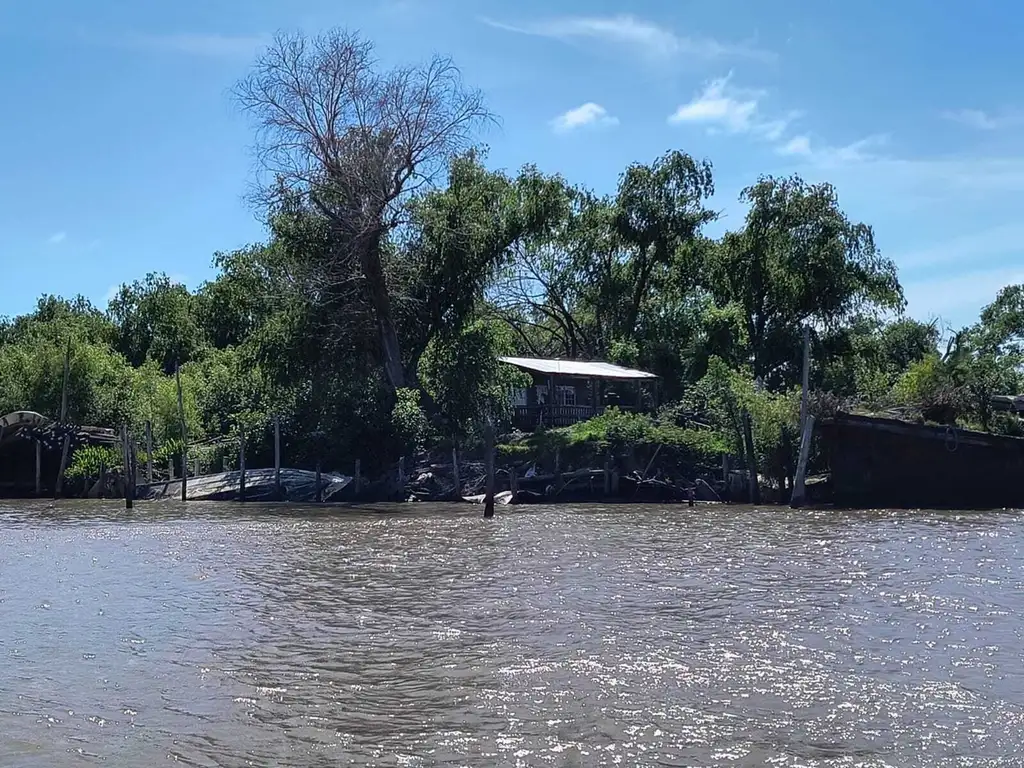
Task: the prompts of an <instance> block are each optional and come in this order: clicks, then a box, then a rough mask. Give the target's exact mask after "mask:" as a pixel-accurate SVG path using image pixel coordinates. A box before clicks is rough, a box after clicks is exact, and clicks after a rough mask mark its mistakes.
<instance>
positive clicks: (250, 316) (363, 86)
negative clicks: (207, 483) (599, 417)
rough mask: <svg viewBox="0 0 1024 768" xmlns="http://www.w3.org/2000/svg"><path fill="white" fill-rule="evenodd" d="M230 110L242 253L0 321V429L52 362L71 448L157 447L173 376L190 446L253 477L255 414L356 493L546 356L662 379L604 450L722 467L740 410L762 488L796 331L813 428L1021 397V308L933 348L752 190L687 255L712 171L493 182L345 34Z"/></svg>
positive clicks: (457, 438)
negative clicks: (527, 362) (233, 443)
mask: <svg viewBox="0 0 1024 768" xmlns="http://www.w3.org/2000/svg"><path fill="white" fill-rule="evenodd" d="M235 94H236V97H237V100H238V103H239V104H240V106H241V108H242V109H243V110H244V111H245V112H246V113H247V114H249V115H250V116H251V118H252V119H253V123H254V128H255V133H256V137H257V150H258V156H259V157H260V158H261V160H262V162H263V169H264V173H263V175H262V177H261V178H262V180H263V181H264V182H265V183H263V185H262V187H261V188H260V191H259V193H258V195H257V203H258V205H259V206H260V210H261V211H263V212H264V214H265V218H266V223H267V237H266V239H265V241H264V242H261V243H257V244H253V245H251V246H248V247H246V248H243V249H240V250H237V251H233V252H228V253H218V254H216V255H215V256H214V265H215V267H216V270H217V272H216V277H214V278H213V279H212V280H210V281H208V282H206V283H205V284H203V285H201V286H200V287H199V288H198V289H196V290H194V291H190V290H189V289H187V288H186V287H185V286H183V285H180V284H177V283H175V282H173V281H172V280H170V279H169V278H168V277H167V276H166V275H163V274H151V275H149V276H147V277H146V278H145V279H144V280H140V281H136V282H134V283H130V284H125V285H122V286H121V288H120V290H119V291H118V292H117V294H116V295H115V296H114V298H113V299H112V300H111V301H110V302H109V304H108V306H107V307H106V308H105V309H103V308H99V307H96V306H94V305H92V304H91V303H90V302H89V301H87V300H86V299H84V298H82V297H75V298H71V299H66V298H61V297H56V296H44V297H43V298H41V299H40V300H39V302H38V305H37V307H36V309H35V311H33V312H31V313H28V314H25V315H22V316H19V317H15V318H9V319H6V320H3V321H2V322H0V413H5V412H8V411H13V410H19V409H31V410H36V411H39V412H41V413H44V414H47V415H51V416H54V415H56V414H57V413H58V412H59V404H60V396H61V383H62V367H63V357H64V350H65V345H66V342H67V339H69V338H71V339H72V341H73V344H72V349H73V352H72V361H71V376H70V392H69V405H70V419H71V420H72V421H75V422H77V423H83V424H84V423H88V424H94V425H106V426H114V425H120V424H125V423H127V424H129V425H131V426H132V427H133V428H136V429H137V428H139V427H140V425H141V424H142V423H143V422H145V421H147V420H148V421H151V422H152V423H153V425H154V429H155V432H156V435H157V439H158V440H164V441H170V440H174V439H176V438H179V437H180V427H179V422H178V418H177V392H176V388H175V384H174V377H173V374H174V372H175V370H176V368H178V367H179V366H180V375H181V378H182V381H183V390H184V393H185V411H186V421H187V424H188V429H189V432H190V434H191V435H192V436H195V437H202V436H210V437H214V436H231V435H238V434H240V433H245V434H246V435H247V436H248V438H249V440H250V446H251V448H250V450H251V451H252V452H253V453H254V454H255V459H256V460H257V461H258V460H259V459H260V457H261V451H262V452H263V453H264V454H265V453H266V452H267V451H268V450H269V442H268V439H269V432H268V431H267V425H268V424H269V422H270V418H271V416H273V415H277V416H279V417H280V418H281V419H282V424H283V427H284V434H285V450H286V455H287V456H288V459H289V461H290V462H292V463H294V464H296V465H302V464H303V463H304V462H306V463H308V462H312V461H315V460H322V461H324V462H326V463H327V464H328V465H331V464H332V463H333V464H334V465H336V466H344V462H348V461H350V460H351V459H353V458H354V457H359V458H362V459H363V461H364V465H373V464H374V463H376V465H379V466H383V465H384V464H386V463H387V462H389V461H392V460H393V459H394V458H395V457H397V456H399V455H408V454H409V452H410V451H415V450H417V449H423V448H427V447H430V446H433V445H439V444H441V443H445V444H447V443H450V442H453V441H454V442H459V443H462V444H466V443H468V442H472V441H473V440H474V439H476V435H477V434H478V432H479V429H480V425H481V424H482V422H483V420H484V419H487V418H490V419H497V420H499V422H501V421H502V420H503V419H504V420H506V421H505V424H506V425H507V417H508V402H509V400H508V398H509V392H510V389H511V387H513V386H516V385H521V384H522V383H523V382H522V381H521V375H520V374H517V373H515V372H514V371H511V370H509V369H508V368H507V367H505V366H503V365H501V364H499V363H498V361H497V357H498V356H499V355H501V354H520V355H526V356H541V357H554V356H558V357H566V358H583V359H601V360H608V361H611V362H615V363H620V364H625V365H631V366H637V367H641V368H644V369H646V370H650V371H652V372H654V373H656V374H658V375H659V376H660V377H662V382H663V385H662V387H663V395H664V400H665V401H666V402H667V405H665V406H664V407H663V408H662V409H661V411H660V412H659V414H657V415H655V416H653V417H643V418H644V419H646V421H644V422H643V423H642V424H640V423H639V422H636V419H635V418H634V419H633V422H631V423H630V424H626V425H625V426H624V425H623V424H622V423H619V424H618V425H617V426H616V425H615V424H612V423H611V422H609V421H608V419H605V420H604V421H603V422H601V423H602V424H604V426H603V427H602V429H604V430H605V431H606V432H607V430H610V429H611V430H614V429H620V431H621V430H622V429H625V428H627V427H628V428H629V429H633V430H634V431H635V430H637V429H639V430H640V431H639V432H638V433H637V434H641V433H643V434H646V433H645V432H644V430H647V431H648V432H649V431H650V429H653V428H661V429H675V430H676V433H675V434H676V435H677V436H679V440H680V441H681V442H682V443H685V444H686V445H690V446H691V447H692V448H693V450H696V451H701V450H703V451H707V452H710V451H713V450H729V449H730V448H731V447H732V446H735V444H736V440H735V429H734V426H735V411H736V409H737V408H738V407H745V408H748V409H749V410H751V411H752V412H753V413H754V414H755V421H758V420H759V421H760V424H761V426H760V427H759V429H758V435H757V444H758V451H759V453H761V454H762V459H763V460H764V461H766V462H768V463H771V462H772V461H773V460H774V459H773V457H775V456H776V455H777V453H778V451H779V450H784V449H785V447H784V443H785V440H784V437H780V435H783V436H784V434H785V432H786V429H788V428H790V427H792V425H793V423H794V421H795V412H796V411H795V403H796V396H795V390H796V387H797V386H798V385H799V379H800V371H801V359H802V340H801V339H802V328H803V326H805V325H807V326H809V327H810V329H811V335H812V339H813V349H814V355H813V360H814V365H813V368H812V388H813V389H814V390H815V391H816V392H817V393H819V396H818V400H819V402H818V406H817V407H822V408H824V407H833V408H834V407H846V408H854V407H861V408H866V409H871V410H876V411H878V410H886V409H901V412H903V413H904V414H913V417H916V418H921V419H927V420H932V421H938V422H943V423H959V424H962V425H970V426H977V427H979V428H983V429H990V430H999V431H1006V432H1014V431H1016V430H1017V429H1018V427H1017V424H1016V421H1015V420H1011V419H1007V418H1004V417H1002V416H1000V415H999V414H995V413H993V411H992V409H991V405H990V397H991V395H992V394H1005V393H1009V394H1016V393H1017V392H1018V391H1020V386H1021V370H1022V369H1021V362H1022V357H1021V355H1022V352H1024V349H1022V340H1024V286H1009V287H1007V288H1005V289H1004V290H1003V291H1001V292H1000V293H999V295H998V296H997V297H995V298H994V301H993V303H992V304H991V305H989V306H988V307H986V308H985V309H984V310H983V312H982V313H981V316H980V317H979V320H978V322H977V323H976V324H974V325H972V326H970V327H968V328H964V329H961V330H959V331H955V332H952V331H950V332H948V333H947V332H946V330H947V329H942V328H940V327H939V326H938V324H937V323H936V322H930V323H925V322H919V321H917V320H913V319H910V318H907V317H904V316H903V309H904V306H905V300H904V296H903V290H902V287H901V286H900V283H899V279H898V275H897V270H896V267H895V265H894V264H893V262H892V261H891V260H889V259H887V258H885V257H884V256H883V255H882V253H881V251H880V249H879V248H878V247H877V245H876V243H875V239H874V235H873V232H872V230H871V227H870V226H868V225H867V224H864V223H860V222H856V221H852V220H850V219H849V218H848V217H847V215H846V214H845V213H844V212H843V210H842V208H841V207H840V205H839V200H838V196H837V194H836V190H835V189H834V188H833V187H832V186H831V185H829V184H811V183H808V182H806V181H804V180H802V179H801V178H799V177H797V176H790V177H772V176H765V177H762V178H758V179H756V180H753V182H752V184H751V185H750V186H749V187H747V188H746V189H745V190H744V191H743V192H742V195H741V199H742V202H743V203H744V204H745V206H746V209H747V212H746V216H745V218H744V220H743V222H742V225H741V226H740V227H738V228H737V229H735V230H732V231H728V232H727V233H725V234H724V235H722V236H721V237H711V236H709V235H708V234H707V231H706V230H707V228H708V226H709V225H710V224H712V223H713V222H714V221H715V220H716V218H717V214H716V212H715V211H714V209H713V208H711V207H710V201H711V198H712V195H713V194H714V174H713V168H712V165H711V163H710V162H709V161H707V160H703V159H697V158H694V157H692V156H690V155H689V154H687V153H686V152H683V151H680V150H671V151H669V152H666V153H665V154H664V155H662V156H661V157H658V158H654V159H653V160H652V161H651V162H649V163H635V164H633V165H630V166H629V167H628V168H626V169H624V171H623V172H622V174H621V176H620V178H619V181H618V184H617V187H616V189H615V190H614V192H612V193H610V194H597V193H595V192H594V191H593V190H590V189H587V188H585V187H582V186H579V185H576V184H573V183H572V182H571V180H568V179H565V178H563V177H562V176H560V175H557V174H546V173H543V172H541V171H540V170H538V169H537V168H536V167H533V166H527V167H524V168H523V169H521V170H520V171H519V172H517V173H514V174H512V173H508V172H506V171H502V170H496V169H492V168H489V167H488V165H487V163H486V154H485V152H484V151H483V150H482V149H481V148H480V147H479V146H478V145H477V140H478V135H479V130H480V129H481V127H483V125H484V124H486V123H487V122H489V121H491V120H493V119H494V118H493V116H492V115H491V114H490V113H489V112H488V111H487V109H486V106H485V103H484V100H483V97H482V95H481V94H480V93H479V92H478V91H475V90H473V89H471V88H469V87H468V86H466V85H465V83H464V82H463V81H462V78H461V75H460V73H459V71H458V70H457V69H456V68H455V67H454V65H453V64H452V62H451V61H449V60H447V59H445V58H440V57H439V58H435V59H433V60H431V61H429V62H427V63H426V64H424V65H420V66H413V67H405V68H396V69H391V70H387V69H382V68H380V67H379V66H378V64H377V63H376V61H375V59H374V57H373V48H372V45H371V44H370V43H369V42H368V41H366V40H364V39H362V38H361V37H359V36H358V35H355V34H353V33H350V32H346V31H331V32H327V33H324V34H321V35H317V36H313V37H306V36H302V35H293V36H281V37H278V38H277V39H276V40H275V42H274V43H273V44H272V45H271V46H270V47H269V48H268V49H267V51H266V52H265V53H264V54H262V56H261V57H260V58H259V59H258V60H257V61H256V63H255V64H254V66H253V68H252V70H251V72H250V73H249V75H248V76H247V77H246V78H245V79H243V80H242V81H241V82H240V83H239V84H238V85H237V87H236V90H235ZM630 418H633V417H630ZM612 421H614V419H612ZM627 421H628V420H627ZM694 425H699V428H700V430H703V432H702V434H703V435H704V437H703V438H702V439H701V440H697V439H691V438H693V435H692V434H690V435H689V437H687V430H692V429H696V427H694ZM579 431H580V430H577V432H579ZM627 431H628V430H627ZM583 432H584V433H586V434H587V435H588V436H590V437H595V435H596V438H595V439H602V435H601V434H598V432H599V431H598V432H595V431H594V430H593V429H591V430H590V431H589V432H588V431H587V430H583ZM707 434H711V435H714V436H717V438H716V439H717V442H716V441H715V440H712V441H711V442H710V443H709V442H708V440H707V439H706V438H707ZM604 438H607V435H606V434H605V435H604ZM659 439H662V440H664V439H668V438H666V437H665V434H664V433H662V434H661V437H660V438H659ZM688 441H689V442H688ZM780 441H781V442H780ZM264 458H265V456H264Z"/></svg>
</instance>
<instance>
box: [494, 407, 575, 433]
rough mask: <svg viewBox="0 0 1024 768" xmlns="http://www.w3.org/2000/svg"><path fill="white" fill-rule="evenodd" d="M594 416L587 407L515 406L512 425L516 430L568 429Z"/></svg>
mask: <svg viewBox="0 0 1024 768" xmlns="http://www.w3.org/2000/svg"><path fill="white" fill-rule="evenodd" d="M593 415H594V409H593V408H592V407H591V406H589V405H517V406H516V408H515V416H514V423H515V426H516V427H517V428H518V429H525V430H531V429H536V428H537V427H540V426H544V427H568V426H570V425H572V424H577V423H579V422H581V421H586V420H587V419H589V418H591V417H592V416H593Z"/></svg>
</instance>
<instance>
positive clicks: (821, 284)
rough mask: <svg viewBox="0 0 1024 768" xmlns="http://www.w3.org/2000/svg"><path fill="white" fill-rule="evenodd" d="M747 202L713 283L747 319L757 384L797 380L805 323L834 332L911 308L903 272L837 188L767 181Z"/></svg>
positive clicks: (715, 265) (722, 299)
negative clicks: (842, 202) (845, 207)
mask: <svg viewBox="0 0 1024 768" xmlns="http://www.w3.org/2000/svg"><path fill="white" fill-rule="evenodd" d="M741 200H743V201H744V202H746V203H748V204H749V205H750V210H749V211H748V213H747V217H746V221H745V224H744V227H743V229H741V230H739V231H737V232H729V233H727V234H726V235H725V237H723V238H722V240H721V242H720V243H719V244H718V247H717V248H715V249H714V250H713V256H712V259H711V269H710V270H709V274H710V275H711V277H712V280H711V287H712V289H713V291H714V292H715V295H716V298H717V300H718V302H719V304H720V305H723V306H724V305H728V304H732V305H734V306H737V307H739V308H740V309H741V311H742V313H743V321H744V325H745V331H746V334H745V335H746V342H747V344H748V355H747V357H748V359H749V361H750V363H751V366H752V370H753V374H754V376H755V378H758V379H760V380H762V381H764V382H766V383H767V384H769V385H770V386H772V387H774V388H784V387H786V386H789V385H791V384H793V383H795V382H796V381H797V380H798V378H799V370H800V367H799V365H798V361H799V359H800V353H799V350H800V346H801V344H800V333H801V331H800V328H801V326H802V325H803V324H805V323H810V324H812V325H813V326H815V327H817V328H822V329H826V330H827V329H832V328H835V327H837V326H840V325H842V324H843V323H845V322H848V321H850V320H851V319H853V318H855V317H856V316H858V315H863V314H870V313H873V312H879V311H883V310H900V309H901V308H902V307H903V303H904V300H903V292H902V289H901V287H900V284H899V281H898V280H897V277H896V267H895V265H894V264H893V263H892V262H891V261H890V260H888V259H885V258H883V257H882V256H881V255H880V253H879V251H878V249H877V248H876V246H875V241H874V234H873V233H872V231H871V228H870V227H869V226H867V225H866V224H859V223H855V222H851V221H850V220H849V219H848V218H847V217H846V215H845V214H844V213H843V212H842V210H841V209H840V208H839V201H838V198H837V196H836V193H835V190H834V189H833V188H832V187H831V186H830V185H828V184H807V183H806V182H804V181H803V180H802V179H800V178H799V177H796V176H793V177H789V178H785V179H779V178H774V177H764V178H762V179H760V180H759V181H758V182H757V183H756V184H754V185H753V186H751V187H748V188H747V189H745V190H744V191H743V193H742V195H741Z"/></svg>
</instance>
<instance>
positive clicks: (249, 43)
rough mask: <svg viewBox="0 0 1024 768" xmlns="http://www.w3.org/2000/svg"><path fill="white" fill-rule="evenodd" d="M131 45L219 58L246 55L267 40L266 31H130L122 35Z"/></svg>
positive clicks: (253, 52)
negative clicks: (155, 32)
mask: <svg viewBox="0 0 1024 768" xmlns="http://www.w3.org/2000/svg"><path fill="white" fill-rule="evenodd" d="M122 42H123V44H125V45H127V46H129V47H132V48H142V49H147V50H156V51H167V52H170V53H180V54H185V55H187V56H199V57H206V58H219V59H249V58H252V57H253V56H255V55H256V53H257V52H258V51H259V50H260V49H261V48H263V47H265V46H266V45H267V44H268V43H269V42H270V38H269V37H268V36H267V35H224V34H194V33H184V34H170V35H140V34H132V35H128V36H127V37H125V38H124V39H123V41H122Z"/></svg>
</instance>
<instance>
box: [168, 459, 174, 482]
mask: <svg viewBox="0 0 1024 768" xmlns="http://www.w3.org/2000/svg"><path fill="white" fill-rule="evenodd" d="M167 479H168V480H174V457H173V456H168V457H167Z"/></svg>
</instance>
